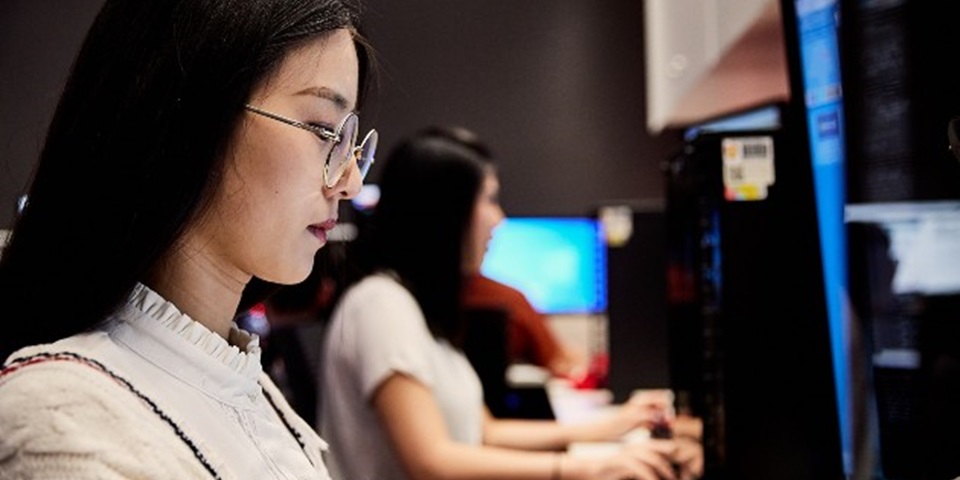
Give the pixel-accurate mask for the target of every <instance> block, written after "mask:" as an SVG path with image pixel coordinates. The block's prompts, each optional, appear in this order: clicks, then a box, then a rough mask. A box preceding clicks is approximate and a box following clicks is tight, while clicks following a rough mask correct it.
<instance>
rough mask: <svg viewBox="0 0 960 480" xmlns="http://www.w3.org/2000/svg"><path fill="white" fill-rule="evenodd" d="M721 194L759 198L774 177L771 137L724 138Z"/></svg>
mask: <svg viewBox="0 0 960 480" xmlns="http://www.w3.org/2000/svg"><path fill="white" fill-rule="evenodd" d="M721 149H722V156H723V187H724V196H725V197H726V199H727V200H731V201H744V200H763V199H765V198H767V187H769V186H770V185H773V182H774V181H775V179H776V177H775V174H774V167H773V158H774V157H773V137H769V136H760V137H732V138H724V139H723V143H722V144H721Z"/></svg>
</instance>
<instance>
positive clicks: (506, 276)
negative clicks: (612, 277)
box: [481, 217, 607, 315]
mask: <svg viewBox="0 0 960 480" xmlns="http://www.w3.org/2000/svg"><path fill="white" fill-rule="evenodd" d="M481 272H482V273H483V274H484V275H486V276H487V277H490V278H492V279H494V280H498V281H500V282H503V283H505V284H507V285H510V286H512V287H514V288H517V289H518V290H520V291H521V292H523V293H524V295H525V296H526V297H527V299H528V300H530V303H531V304H532V305H533V306H534V308H536V309H537V310H538V311H540V312H541V313H544V314H548V315H549V314H591V313H602V312H604V311H606V308H607V283H606V281H607V259H606V247H605V242H604V237H603V229H602V228H601V225H600V223H599V222H598V221H597V220H596V219H594V218H590V217H510V218H507V219H506V220H504V221H503V223H501V224H500V226H498V227H497V229H496V230H494V233H493V239H492V240H491V242H490V245H489V249H488V250H487V254H486V256H485V257H484V260H483V265H482V266H481Z"/></svg>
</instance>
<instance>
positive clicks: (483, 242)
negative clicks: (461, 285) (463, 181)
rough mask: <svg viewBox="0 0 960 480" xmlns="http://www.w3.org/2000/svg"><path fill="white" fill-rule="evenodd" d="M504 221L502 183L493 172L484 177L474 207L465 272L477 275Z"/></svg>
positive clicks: (465, 255)
mask: <svg viewBox="0 0 960 480" xmlns="http://www.w3.org/2000/svg"><path fill="white" fill-rule="evenodd" d="M501 221H503V209H502V208H500V181H499V180H497V175H496V174H495V173H493V172H488V173H487V174H486V175H484V178H483V182H482V184H481V186H480V193H479V194H478V195H477V200H476V202H475V203H474V205H473V218H472V220H471V223H470V231H469V233H468V238H467V245H466V250H465V252H464V270H465V271H466V273H477V272H479V271H480V265H481V264H482V263H483V256H484V255H486V253H487V245H489V243H490V239H491V238H492V237H493V230H494V229H495V228H496V227H497V225H499V224H500V222H501Z"/></svg>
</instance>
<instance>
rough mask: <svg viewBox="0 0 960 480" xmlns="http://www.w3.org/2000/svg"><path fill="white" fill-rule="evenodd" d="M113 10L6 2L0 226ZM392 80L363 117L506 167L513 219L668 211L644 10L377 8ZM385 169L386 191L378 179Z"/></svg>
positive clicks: (385, 73) (44, 0) (584, 1)
mask: <svg viewBox="0 0 960 480" xmlns="http://www.w3.org/2000/svg"><path fill="white" fill-rule="evenodd" d="M102 3H103V2H102V0H57V1H54V0H3V1H2V2H0V228H8V227H9V226H10V225H11V224H12V218H13V211H14V207H13V205H14V202H15V199H16V197H17V196H18V195H19V194H20V193H23V191H24V190H25V188H26V185H27V182H28V181H29V176H30V173H31V171H32V169H33V165H34V161H35V159H36V157H37V156H38V152H39V149H40V146H41V144H42V141H43V135H44V131H45V129H46V126H47V123H48V122H49V119H50V116H51V115H52V113H53V109H54V106H55V104H56V99H57V96H58V95H59V92H60V89H61V87H62V85H63V82H64V80H65V78H66V73H67V69H68V68H69V65H70V63H71V61H72V59H73V56H74V55H75V53H76V49H77V48H78V46H79V43H80V42H81V40H82V38H83V34H84V32H85V31H86V29H87V27H88V26H89V24H90V23H91V21H92V19H93V17H94V15H95V14H96V11H97V9H98V8H99V7H100V5H102ZM365 5H366V12H365V19H366V23H367V29H368V34H369V36H370V37H371V40H372V42H373V43H374V46H375V48H376V49H377V50H378V52H379V58H380V60H381V63H382V65H381V78H380V83H379V88H378V90H377V91H376V92H375V94H374V96H373V97H372V99H371V102H370V103H369V104H368V108H366V109H365V110H364V112H363V114H362V120H361V121H362V123H363V124H364V126H365V127H369V126H375V127H376V128H378V129H379V130H380V131H381V134H382V137H381V138H382V147H381V148H383V150H382V152H384V153H382V154H381V155H380V157H381V158H384V157H385V154H386V151H387V149H389V148H390V147H392V146H393V144H394V143H395V142H396V140H397V139H398V138H399V137H400V136H402V135H405V134H407V133H410V132H412V131H413V130H415V129H418V128H420V127H423V126H426V125H428V124H436V123H450V124H459V125H462V126H465V127H468V128H471V129H474V130H476V131H477V132H478V133H479V134H480V135H481V136H482V137H484V139H486V140H487V142H488V143H490V145H491V147H492V148H493V149H494V151H495V153H496V154H497V156H498V158H499V163H500V169H501V181H502V184H503V185H502V186H503V189H502V200H503V204H504V207H505V208H506V210H507V213H508V214H511V215H560V214H573V215H581V214H588V213H590V212H591V211H592V210H593V208H594V207H595V206H596V205H598V204H601V203H607V202H610V201H618V200H622V199H661V198H662V197H663V187H662V180H661V175H660V171H659V165H660V162H661V161H662V160H664V159H665V158H666V156H667V155H668V154H669V153H670V152H671V151H672V150H673V148H674V147H675V146H676V145H677V144H678V140H677V135H676V133H675V132H667V133H664V134H662V135H659V136H657V137H651V136H650V135H649V134H647V132H646V127H645V108H646V107H645V102H644V95H645V93H644V92H645V86H644V69H643V58H644V56H643V28H642V27H643V3H642V2H638V1H636V0H609V1H605V2H601V3H598V2H594V1H589V0H564V1H562V2H557V1H552V0H525V1H523V2H517V1H514V0H485V1H482V2H449V1H442V0H406V1H403V2H397V1H391V0H368V1H367V2H366V3H365ZM377 173H378V170H377V167H376V166H375V167H374V170H373V173H372V174H371V175H372V180H374V181H375V180H376V177H377Z"/></svg>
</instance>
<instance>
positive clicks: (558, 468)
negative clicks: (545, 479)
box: [550, 452, 565, 480]
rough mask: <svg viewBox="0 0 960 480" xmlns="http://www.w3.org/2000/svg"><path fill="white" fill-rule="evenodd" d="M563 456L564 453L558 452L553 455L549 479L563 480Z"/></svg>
mask: <svg viewBox="0 0 960 480" xmlns="http://www.w3.org/2000/svg"><path fill="white" fill-rule="evenodd" d="M564 456H565V455H564V454H562V453H559V452H557V453H556V454H554V455H553V471H552V472H551V473H550V480H563V457H564Z"/></svg>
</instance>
